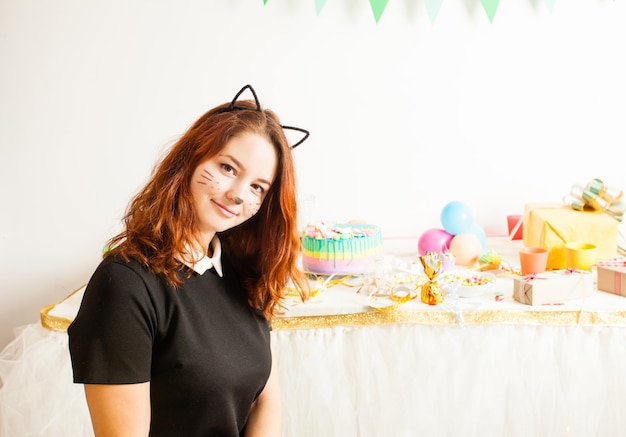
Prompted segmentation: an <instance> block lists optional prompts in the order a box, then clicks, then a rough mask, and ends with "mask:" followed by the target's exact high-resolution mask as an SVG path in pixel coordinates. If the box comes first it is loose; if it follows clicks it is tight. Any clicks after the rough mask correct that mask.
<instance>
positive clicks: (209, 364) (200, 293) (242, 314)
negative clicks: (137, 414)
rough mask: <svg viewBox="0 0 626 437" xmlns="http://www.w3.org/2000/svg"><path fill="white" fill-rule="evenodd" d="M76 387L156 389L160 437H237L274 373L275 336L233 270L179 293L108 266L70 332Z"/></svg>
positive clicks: (145, 275) (154, 429)
mask: <svg viewBox="0 0 626 437" xmlns="http://www.w3.org/2000/svg"><path fill="white" fill-rule="evenodd" d="M68 334H69V348H70V354H71V357H72V368H73V371H74V381H75V382H78V383H87V384H129V383H141V382H146V381H150V401H151V413H152V420H151V427H150V436H152V437H157V436H158V437H161V436H167V437H173V436H185V437H196V436H197V437H200V436H203V437H204V436H211V437H214V436H229V437H234V436H239V435H240V433H241V432H242V430H243V428H244V427H245V423H246V420H247V417H248V413H249V410H250V406H251V404H252V402H253V401H254V400H255V399H256V398H257V396H258V395H259V394H260V393H261V391H262V390H263V388H264V386H265V384H266V382H267V379H268V377H269V373H270V369H271V351H270V328H269V324H268V323H267V320H266V319H265V318H264V317H263V315H262V314H261V313H260V312H258V311H255V310H253V309H252V308H251V307H250V306H249V305H248V302H247V296H246V293H245V291H244V290H243V289H242V288H241V287H240V285H239V283H238V281H237V280H236V278H235V277H234V274H233V271H232V269H230V268H229V266H228V263H226V262H224V276H223V277H220V276H219V275H218V274H217V273H216V272H215V270H214V269H211V270H208V271H206V272H205V273H204V274H202V275H200V274H198V273H196V272H194V273H193V275H192V276H191V278H190V279H188V280H186V281H185V282H184V284H183V285H182V286H181V287H179V288H178V289H173V288H172V287H170V286H168V285H167V284H166V283H165V281H164V279H163V278H161V277H159V276H157V275H154V274H152V273H149V272H147V271H146V269H145V268H143V267H142V266H141V265H140V264H139V263H137V262H129V263H126V262H124V261H123V260H120V259H114V258H112V257H109V258H106V259H104V260H103V261H102V263H101V264H100V265H99V266H98V268H97V269H96V271H95V273H94V275H93V276H92V278H91V280H90V281H89V284H88V286H87V288H86V290H85V295H84V298H83V301H82V304H81V307H80V310H79V312H78V315H77V317H76V319H75V320H74V322H73V323H72V324H71V325H70V327H69V329H68Z"/></svg>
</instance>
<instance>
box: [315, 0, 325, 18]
mask: <svg viewBox="0 0 626 437" xmlns="http://www.w3.org/2000/svg"><path fill="white" fill-rule="evenodd" d="M325 4H326V0H315V11H316V12H317V15H319V14H320V12H322V8H323V7H324V5H325Z"/></svg>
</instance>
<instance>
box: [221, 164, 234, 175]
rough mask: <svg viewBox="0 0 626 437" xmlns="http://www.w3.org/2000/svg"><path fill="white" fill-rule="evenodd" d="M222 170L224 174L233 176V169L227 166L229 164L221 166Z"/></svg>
mask: <svg viewBox="0 0 626 437" xmlns="http://www.w3.org/2000/svg"><path fill="white" fill-rule="evenodd" d="M222 169H223V170H224V171H225V172H226V173H232V174H235V169H234V168H233V167H232V166H231V165H229V164H222Z"/></svg>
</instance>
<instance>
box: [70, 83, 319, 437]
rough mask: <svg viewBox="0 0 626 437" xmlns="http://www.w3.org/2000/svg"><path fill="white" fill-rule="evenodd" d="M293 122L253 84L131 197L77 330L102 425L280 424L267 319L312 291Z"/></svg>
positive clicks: (193, 130)
mask: <svg viewBox="0 0 626 437" xmlns="http://www.w3.org/2000/svg"><path fill="white" fill-rule="evenodd" d="M246 89H249V90H250V91H251V92H252V94H253V96H254V101H248V100H244V101H238V100H237V99H238V98H239V96H240V95H241V94H242V93H243V92H244V91H245V90H246ZM285 128H288V129H295V130H298V131H300V132H304V133H305V134H306V136H305V137H304V138H303V139H302V140H301V141H300V142H299V143H298V144H300V143H301V142H302V141H304V139H306V137H307V136H308V132H306V131H304V130H302V129H298V128H290V127H286V126H281V125H280V122H279V120H278V118H277V117H276V115H275V114H274V113H273V112H272V111H270V110H267V109H262V108H261V106H260V104H259V101H258V99H257V96H256V94H255V93H254V90H253V89H252V87H250V86H249V85H247V86H245V87H244V88H243V89H242V90H241V91H239V93H238V94H237V95H236V96H235V98H234V99H233V101H232V102H231V103H230V104H224V105H221V106H218V107H216V108H214V109H212V110H210V111H209V112H207V113H206V114H204V115H203V116H202V117H200V119H198V121H196V122H195V124H193V126H191V127H190V128H189V130H188V131H187V132H186V133H185V134H184V135H183V136H182V137H181V138H180V140H179V141H178V142H177V143H176V144H174V146H173V147H172V149H171V150H170V152H169V153H168V154H167V155H166V156H165V157H164V159H163V160H162V161H161V163H160V164H159V165H158V166H157V167H156V168H155V171H154V172H153V175H152V177H151V179H150V180H149V182H148V183H147V185H146V186H145V187H144V188H143V189H142V190H141V191H140V192H139V193H138V194H137V195H136V196H135V198H134V199H133V200H132V202H131V203H130V205H129V208H128V210H127V212H126V215H125V218H124V225H125V229H124V231H123V232H122V233H120V234H119V235H117V236H115V237H113V238H112V239H111V240H110V241H109V247H110V249H109V250H108V251H107V252H106V253H105V255H104V259H103V261H102V262H101V264H100V265H99V266H98V268H97V269H96V271H95V272H94V274H93V276H92V278H91V279H90V281H89V284H88V286H87V289H86V290H85V295H84V298H83V301H82V304H81V308H80V311H79V313H78V315H77V317H76V319H75V320H74V322H73V323H72V324H71V326H70V328H69V330H68V333H69V347H70V353H71V357H72V367H73V371H74V381H75V382H78V383H84V384H85V395H86V398H87V404H88V406H89V411H90V415H91V420H92V424H93V428H94V432H95V435H96V437H101V436H105V437H109V436H116V437H117V436H148V435H150V436H168V437H172V436H185V437H194V436H239V435H245V436H264V437H266V436H279V435H280V429H281V426H280V425H281V405H280V390H279V386H278V379H277V378H278V375H277V371H276V367H275V366H274V365H272V355H271V349H270V333H269V331H270V327H269V322H270V321H271V319H272V317H273V316H274V315H275V314H277V313H278V312H279V311H280V308H281V307H280V303H281V298H282V297H283V290H284V288H285V286H286V284H287V282H288V281H293V283H294V284H295V285H296V286H297V287H298V288H299V289H300V290H301V294H302V297H303V299H304V298H306V294H307V290H308V288H307V287H308V282H307V281H306V278H305V276H304V275H303V273H302V272H301V271H300V270H299V269H298V268H297V262H296V261H297V257H298V254H299V250H300V239H299V234H298V230H297V225H296V200H295V199H296V196H295V186H296V184H295V175H294V164H293V160H292V156H291V148H292V147H290V146H289V144H288V143H287V138H286V136H285V134H284V132H283V129H285ZM298 144H296V145H298ZM294 147H295V146H294Z"/></svg>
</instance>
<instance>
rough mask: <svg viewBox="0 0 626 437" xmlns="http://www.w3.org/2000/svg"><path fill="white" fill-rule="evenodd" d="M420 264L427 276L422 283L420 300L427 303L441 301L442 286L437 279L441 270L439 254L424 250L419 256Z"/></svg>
mask: <svg viewBox="0 0 626 437" xmlns="http://www.w3.org/2000/svg"><path fill="white" fill-rule="evenodd" d="M419 260H420V262H421V263H422V266H423V267H424V274H426V277H427V278H428V281H426V282H425V283H424V284H422V291H421V293H420V298H421V300H422V302H424V303H425V304H428V305H437V304H440V303H442V302H443V292H444V290H443V287H442V286H441V284H440V283H439V281H437V276H438V275H439V272H440V271H441V263H442V259H441V254H440V253H436V252H426V254H425V255H423V256H420V257H419Z"/></svg>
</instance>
